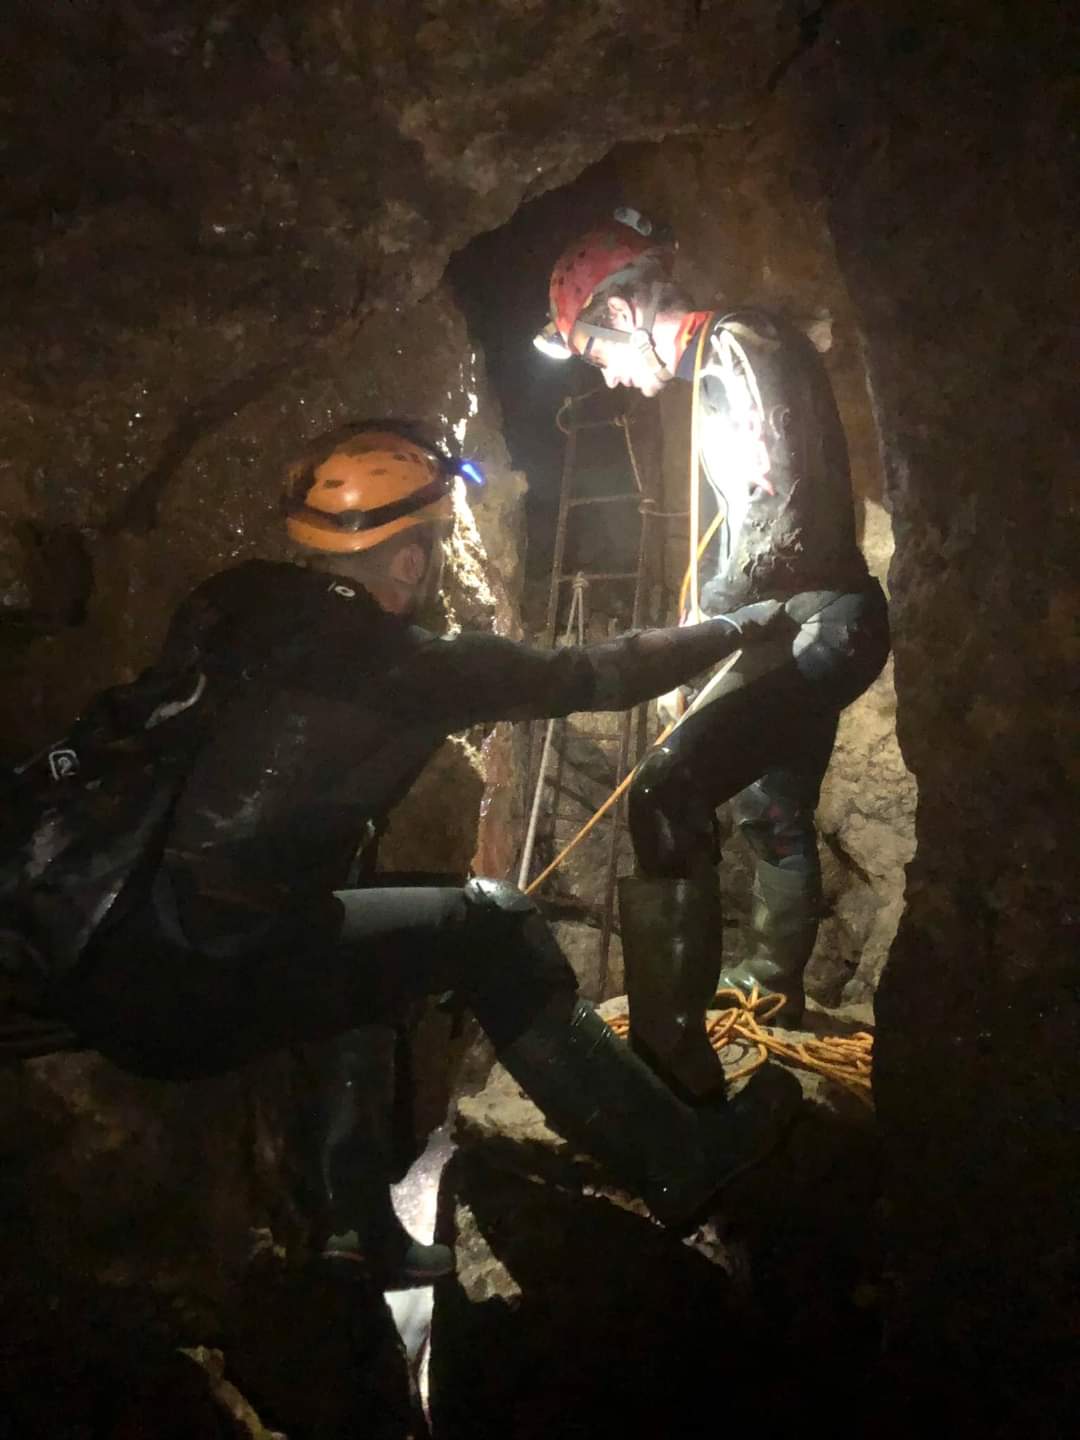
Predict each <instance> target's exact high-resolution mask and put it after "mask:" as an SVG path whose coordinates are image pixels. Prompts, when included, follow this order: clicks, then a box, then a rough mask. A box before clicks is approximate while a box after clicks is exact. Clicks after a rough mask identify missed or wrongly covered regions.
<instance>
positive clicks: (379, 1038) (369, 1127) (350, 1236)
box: [321, 1026, 454, 1290]
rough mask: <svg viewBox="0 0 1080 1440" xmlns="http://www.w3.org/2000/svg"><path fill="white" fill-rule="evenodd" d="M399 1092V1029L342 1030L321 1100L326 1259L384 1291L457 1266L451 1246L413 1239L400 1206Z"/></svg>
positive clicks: (432, 1277) (435, 1277) (420, 1281)
mask: <svg viewBox="0 0 1080 1440" xmlns="http://www.w3.org/2000/svg"><path fill="white" fill-rule="evenodd" d="M393 1098H394V1032H393V1031H392V1030H390V1029H387V1028H385V1027H382V1026H365V1027H364V1028H363V1029H360V1030H355V1031H352V1032H350V1033H349V1034H347V1035H345V1036H343V1037H342V1039H341V1040H340V1041H339V1042H338V1045H337V1047H336V1048H335V1052H334V1063H333V1069H332V1074H331V1077H330V1084H329V1085H328V1087H327V1089H326V1091H325V1093H324V1095H323V1106H322V1111H323V1139H322V1154H321V1169H322V1181H323V1187H324V1191H325V1203H326V1213H327V1216H328V1220H329V1224H330V1226H331V1228H332V1229H333V1231H334V1233H333V1234H332V1235H331V1236H330V1238H329V1239H328V1240H327V1242H326V1245H325V1247H324V1249H323V1259H324V1260H325V1261H326V1262H327V1263H328V1264H330V1265H331V1266H332V1267H333V1268H334V1270H335V1271H337V1272H338V1273H340V1274H341V1275H342V1276H343V1277H344V1278H352V1277H354V1276H355V1277H357V1278H359V1277H360V1276H361V1275H363V1276H364V1277H365V1278H368V1279H370V1280H372V1281H373V1282H374V1283H375V1284H376V1285H377V1286H378V1288H379V1289H381V1290H405V1289H410V1288H412V1287H415V1286H420V1285H430V1284H432V1283H433V1282H434V1281H435V1280H438V1279H439V1278H440V1276H443V1275H449V1274H450V1273H451V1271H452V1270H453V1268H454V1255H453V1251H451V1250H450V1249H449V1248H448V1247H447V1246H446V1245H425V1244H423V1243H422V1242H421V1241H419V1240H416V1239H414V1238H413V1236H412V1235H410V1234H409V1232H408V1231H407V1230H406V1229H405V1227H404V1225H402V1223H401V1221H400V1220H399V1219H398V1217H397V1213H396V1212H395V1210H394V1205H393V1199H392V1197H391V1194H390V1183H391V1173H392V1167H393V1162H392V1159H391V1154H392V1138H393V1137H392V1123H393V1122H392V1107H393Z"/></svg>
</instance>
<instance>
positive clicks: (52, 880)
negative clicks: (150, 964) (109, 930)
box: [0, 658, 216, 997]
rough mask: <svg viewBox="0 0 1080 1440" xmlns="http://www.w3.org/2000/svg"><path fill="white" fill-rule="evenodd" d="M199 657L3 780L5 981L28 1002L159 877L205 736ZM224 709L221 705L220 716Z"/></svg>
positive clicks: (0, 968)
mask: <svg viewBox="0 0 1080 1440" xmlns="http://www.w3.org/2000/svg"><path fill="white" fill-rule="evenodd" d="M207 690H208V680H207V674H206V670H205V669H204V668H203V667H202V666H200V665H199V663H198V661H197V659H194V658H193V659H192V660H191V662H190V663H188V664H186V665H184V666H182V667H180V668H179V669H173V670H172V671H169V672H167V671H163V670H161V669H159V668H154V669H151V670H148V671H146V672H145V673H144V674H143V675H142V676H141V677H140V678H139V679H138V680H137V681H135V682H134V684H132V685H125V686H121V687H119V688H117V689H115V690H107V691H105V692H104V693H103V694H102V695H100V696H98V697H97V699H96V700H95V701H94V702H93V703H92V704H91V706H90V708H89V709H88V710H87V711H86V713H85V714H84V715H82V716H80V718H79V719H78V720H76V721H75V723H74V725H73V726H72V727H71V729H70V730H69V731H68V733H67V734H66V735H65V736H64V737H63V738H62V739H60V740H57V741H55V742H54V743H53V744H51V745H49V746H48V747H47V748H46V749H45V750H43V751H41V752H40V753H39V754H38V755H35V756H34V757H33V758H32V759H31V760H29V761H27V762H26V763H25V764H24V765H21V766H19V767H18V768H17V769H16V770H15V771H13V772H12V773H11V774H10V775H9V776H8V778H7V779H6V781H3V782H0V974H3V975H4V976H5V978H6V980H7V982H8V986H9V988H10V987H11V986H13V985H14V986H17V987H19V988H21V990H22V991H23V992H24V993H25V994H26V995H27V996H28V997H32V996H34V995H36V994H41V993H46V992H47V991H48V989H49V988H50V987H51V985H52V984H53V983H54V982H56V981H57V980H59V979H61V978H63V976H64V975H65V974H67V973H68V972H69V971H70V970H71V969H72V967H73V966H74V965H75V964H77V962H78V960H79V957H80V956H81V955H82V953H83V951H84V949H85V947H86V944H87V942H88V941H89V939H90V937H91V936H92V934H93V933H94V931H95V930H96V928H97V927H98V926H99V925H100V924H101V922H102V921H103V920H104V919H105V917H106V916H107V915H108V913H109V911H110V910H111V908H112V906H113V905H114V904H115V902H116V900H117V898H118V896H119V895H120V894H121V892H122V891H123V890H124V889H125V888H126V887H127V885H128V883H129V882H130V881H132V879H133V877H134V876H135V873H136V871H137V870H138V869H139V868H140V867H144V868H145V869H146V871H147V873H148V874H149V873H152V871H153V868H154V865H155V864H156V861H157V859H158V858H160V854H161V849H162V846H163V843H164V836H165V831H166V829H167V827H168V823H169V820H170V818H171V816H172V812H173V809H174V807H175V805H176V801H177V799H178V798H179V795H180V792H181V790H182V789H183V786H184V783H185V780H186V778H187V775H188V773H189V771H190V769H191V765H192V762H193V760H194V758H195V755H196V753H197V751H198V749H199V747H200V746H201V744H202V743H203V740H204V738H205V736H206V733H207V724H206V721H207V713H206V712H207V710H208V708H209V707H208V705H207V702H206V695H207ZM214 708H216V707H214Z"/></svg>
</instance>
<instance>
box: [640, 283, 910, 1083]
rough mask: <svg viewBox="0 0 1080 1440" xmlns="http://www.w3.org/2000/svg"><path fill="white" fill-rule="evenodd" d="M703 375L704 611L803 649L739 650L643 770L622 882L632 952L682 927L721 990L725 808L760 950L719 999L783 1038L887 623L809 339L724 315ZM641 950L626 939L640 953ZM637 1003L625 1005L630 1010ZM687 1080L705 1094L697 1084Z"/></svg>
mask: <svg viewBox="0 0 1080 1440" xmlns="http://www.w3.org/2000/svg"><path fill="white" fill-rule="evenodd" d="M701 336H702V331H700V330H699V331H698V334H697V335H695V336H694V337H693V338H692V339H691V341H690V343H689V345H688V346H687V348H686V350H685V352H684V354H683V356H682V359H681V362H680V365H679V369H678V378H680V379H683V380H690V381H692V379H693V373H694V365H695V357H696V351H697V345H698V340H699V338H701ZM700 364H701V368H700V379H699V385H700V390H699V404H700V407H701V409H700V420H699V424H700V458H701V461H702V466H703V469H704V472H705V475H706V478H707V480H708V482H709V485H710V487H711V489H712V491H713V493H714V496H715V500H716V506H717V508H719V510H720V511H721V512H722V514H723V516H724V519H723V523H722V524H721V526H720V529H719V531H718V533H717V538H716V540H715V541H714V542H713V544H712V546H711V548H710V550H709V552H708V553H707V556H706V559H705V561H704V562H703V572H704V576H705V577H708V578H707V580H706V583H705V584H704V585H703V587H702V595H701V603H702V609H703V610H704V612H705V613H706V614H709V615H717V614H720V613H722V612H724V611H725V610H729V609H733V608H734V607H736V606H739V605H745V604H747V603H749V602H752V601H759V600H764V599H774V600H780V601H783V602H786V609H787V612H788V614H789V615H790V616H792V618H793V619H795V620H797V621H798V622H799V624H800V629H799V631H798V634H797V635H796V637H795V639H794V642H793V643H792V642H790V641H785V640H783V639H778V640H776V641H775V642H770V643H767V644H765V645H761V646H757V647H755V648H753V649H747V650H746V651H744V653H743V655H742V656H741V658H740V659H739V660H738V661H737V662H736V665H735V667H734V669H733V670H732V672H731V673H730V674H728V675H727V676H726V677H725V678H724V679H723V680H722V681H721V682H720V684H719V687H718V690H717V692H716V694H715V698H713V699H712V701H711V702H710V703H709V704H707V705H706V706H704V707H703V708H702V709H701V710H700V711H698V712H697V713H696V714H694V715H692V716H691V717H690V718H689V719H688V720H687V721H686V722H685V723H684V724H683V725H682V727H681V728H680V729H679V730H678V731H677V732H676V733H675V734H674V735H673V736H672V737H671V739H670V740H668V741H667V742H666V744H664V745H663V746H662V747H661V749H660V750H659V751H656V752H654V753H653V754H652V755H650V756H649V757H648V758H647V759H646V761H645V763H644V765H643V766H642V767H641V769H640V771H639V772H638V775H637V777H636V779H635V781H634V784H633V786H632V788H631V791H630V801H629V815H630V827H631V833H632V836H633V841H634V848H635V853H636V856H637V860H638V866H639V870H640V872H641V875H642V876H643V877H645V878H644V879H643V880H641V881H639V882H634V881H632V880H630V881H627V882H625V884H624V887H623V892H622V896H621V899H622V910H623V929H624V934H623V943H624V948H625V947H626V945H627V941H628V935H627V931H628V930H630V931H633V929H634V924H635V920H638V921H640V922H641V924H640V928H641V929H642V930H643V932H644V944H645V945H651V946H652V947H653V948H652V952H651V953H653V954H655V953H657V952H656V946H657V944H659V943H660V942H661V940H662V933H661V932H662V929H663V927H664V926H667V927H668V929H669V930H671V929H672V927H674V930H675V931H677V932H679V931H680V927H681V932H680V933H678V934H677V935H676V936H675V943H677V944H679V945H681V946H682V951H681V952H680V961H681V963H682V964H684V965H687V966H689V967H690V968H691V969H692V968H693V966H694V964H695V963H698V964H699V969H701V970H702V972H703V974H704V972H708V973H707V974H704V978H703V979H702V981H701V982H700V984H699V986H698V989H699V990H700V991H701V993H705V992H706V991H708V992H710V993H711V988H712V987H713V986H714V985H715V983H716V979H717V972H718V971H719V970H720V960H719V955H718V951H719V947H718V945H717V943H716V937H717V936H719V935H720V933H721V931H720V920H721V917H720V909H719V895H718V893H717V891H716V881H715V870H714V866H715V862H716V860H717V858H718V855H717V844H716V840H715V834H716V827H715V811H716V808H717V807H718V806H719V805H721V804H722V803H724V802H725V801H729V800H730V801H731V802H732V811H733V818H734V821H735V823H736V825H737V826H738V827H739V829H740V830H741V831H742V833H743V834H744V835H745V836H746V838H747V840H748V841H749V843H750V845H751V847H752V850H753V853H754V857H755V881H754V895H753V909H752V936H751V950H750V953H749V955H748V956H747V957H746V958H745V959H744V960H743V961H742V962H741V963H739V964H738V965H733V966H728V967H726V968H725V969H724V970H723V972H722V973H721V974H720V976H719V980H720V984H722V985H736V986H738V987H739V988H741V989H743V990H744V991H745V990H747V989H748V988H749V987H750V984H751V983H752V982H754V981H757V982H758V984H759V986H760V988H761V989H762V990H763V991H774V992H778V993H782V994H784V995H785V996H787V997H788V999H787V1001H786V1003H785V1005H784V1007H783V1011H782V1012H781V1018H782V1019H783V1020H787V1021H788V1022H789V1023H791V1022H796V1021H797V1020H798V1019H799V1017H800V1016H801V1014H802V1010H803V1004H804V992H803V979H802V977H803V970H804V969H805V966H806V964H807V962H808V960H809V958H810V954H811V951H812V950H813V946H814V940H815V937H816V934H817V928H818V922H819V917H820V912H821V870H820V864H819V860H818V851H817V835H816V831H815V825H814V811H815V808H816V806H817V803H818V797H819V792H820V788H821V781H822V778H823V776H824V774H825V770H826V767H827V765H828V763H829V757H830V755H831V753H832V748H833V742H834V740H835V736H836V727H837V721H838V718H839V715H840V712H841V710H843V708H844V707H845V706H846V705H849V704H850V703H851V702H852V701H853V700H854V699H855V698H856V697H857V696H859V695H860V694H862V692H863V691H864V690H865V689H866V688H867V687H868V686H869V685H870V684H871V683H872V681H873V680H874V679H875V678H876V676H877V675H878V674H879V673H880V671H881V669H882V667H883V666H884V664H885V661H886V658H887V656H888V651H889V631H888V614H887V610H886V603H885V597H884V595H883V593H882V590H881V587H880V586H879V585H878V583H877V581H876V580H874V579H872V578H871V577H870V575H869V573H868V571H867V567H866V562H865V560H864V559H863V556H862V553H861V552H860V550H859V548H858V546H857V544H856V541H855V523H854V516H853V507H852V497H851V481H850V474H849V468H848V456H847V447H846V444H845V440H844V433H843V429H842V427H841V423H840V418H839V415H838V413H837V409H836V402H835V400H834V398H833V393H832V389H831V386H830V384H829V381H828V377H827V375H826V373H825V369H824V366H823V365H822V362H821V360H820V359H819V357H818V355H817V353H816V351H815V350H814V348H813V346H812V345H811V344H810V342H809V341H808V340H807V339H806V337H805V336H804V335H803V334H802V333H801V332H798V331H796V330H795V329H793V328H792V327H791V326H790V325H788V324H786V323H785V322H783V321H782V320H780V319H778V318H776V317H773V316H770V315H766V314H764V313H762V312H760V311H756V310H747V311H736V312H733V313H731V314H727V315H723V316H718V315H715V314H714V315H711V316H709V317H708V319H707V320H706V321H705V330H704V343H703V346H702V350H701V361H700ZM709 518H710V517H709V514H708V510H707V509H705V513H704V516H703V521H704V522H707V521H708V519H709ZM710 570H711V572H712V573H711V575H710V574H709V572H710ZM672 880H681V881H683V882H684V884H683V885H682V886H681V887H673V886H671V885H670V884H669V883H668V882H670V881H672ZM649 882H651V884H650V883H649ZM635 886H636V888H635ZM634 940H635V936H634V934H633V933H631V935H630V936H629V942H630V947H631V949H633V948H634ZM669 943H671V942H669ZM695 947H697V949H699V950H702V953H701V954H700V956H697V957H695V954H694V953H693V952H695ZM628 966H630V969H631V970H632V969H633V965H632V957H628ZM646 981H647V977H646ZM691 988H693V987H691ZM633 999H634V996H633V992H632V991H631V1008H632V1009H633ZM645 1048H646V1049H647V1048H648V1037H647V1036H646V1047H645ZM659 1048H665V1042H664V1040H663V1039H661V1041H660V1045H659ZM666 1048H667V1049H669V1050H670V1049H671V1044H670V1037H668V1043H667V1047H666ZM701 1058H702V1061H703V1062H707V1060H708V1057H705V1056H704V1055H702V1057H701ZM706 1069H707V1063H706ZM692 1070H693V1066H692V1065H691V1071H692ZM683 1078H684V1079H685V1080H686V1081H687V1083H688V1085H689V1088H690V1089H694V1088H696V1087H695V1085H694V1082H693V1078H692V1074H691V1073H689V1072H688V1074H687V1075H686V1076H684V1077H683ZM697 1088H703V1087H697Z"/></svg>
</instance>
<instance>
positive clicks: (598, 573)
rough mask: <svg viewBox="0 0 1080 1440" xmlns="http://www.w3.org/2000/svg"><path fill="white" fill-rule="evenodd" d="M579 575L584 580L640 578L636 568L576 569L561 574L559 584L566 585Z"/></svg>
mask: <svg viewBox="0 0 1080 1440" xmlns="http://www.w3.org/2000/svg"><path fill="white" fill-rule="evenodd" d="M579 575H580V576H581V578H582V579H583V580H636V579H637V578H638V572H637V571H636V570H575V571H574V572H573V573H572V574H570V575H560V576H559V584H560V585H566V584H568V583H569V581H571V580H576V579H577V578H578V576H579Z"/></svg>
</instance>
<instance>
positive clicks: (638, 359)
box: [587, 339, 667, 395]
mask: <svg viewBox="0 0 1080 1440" xmlns="http://www.w3.org/2000/svg"><path fill="white" fill-rule="evenodd" d="M587 358H588V361H589V364H590V365H596V366H599V368H600V369H601V370H602V371H603V372H604V384H605V385H606V386H607V387H608V389H609V390H614V389H615V387H616V386H617V385H625V386H626V387H627V388H628V389H630V390H639V391H640V392H641V394H642V395H659V393H660V391H661V390H662V389H663V388H664V386H665V385H666V384H667V381H666V380H663V379H661V377H660V376H659V375H658V374H657V373H656V370H655V368H654V367H653V366H652V365H650V364H649V362H648V360H647V359H646V357H645V355H644V354H643V352H642V351H641V350H640V349H639V348H638V346H636V345H633V344H629V345H620V344H619V343H618V341H611V340H599V339H597V340H594V341H593V343H592V346H591V347H590V350H589V354H588V357H587Z"/></svg>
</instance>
